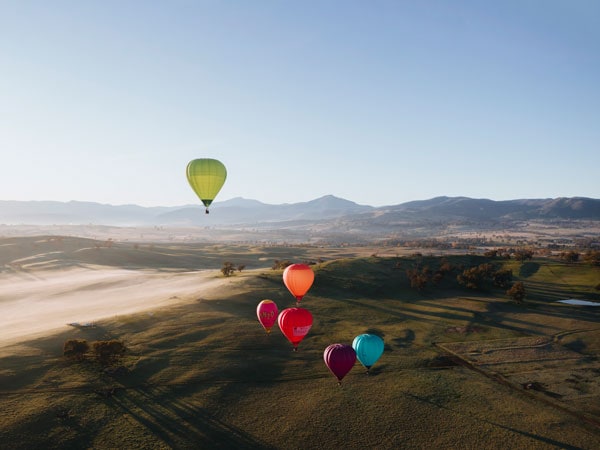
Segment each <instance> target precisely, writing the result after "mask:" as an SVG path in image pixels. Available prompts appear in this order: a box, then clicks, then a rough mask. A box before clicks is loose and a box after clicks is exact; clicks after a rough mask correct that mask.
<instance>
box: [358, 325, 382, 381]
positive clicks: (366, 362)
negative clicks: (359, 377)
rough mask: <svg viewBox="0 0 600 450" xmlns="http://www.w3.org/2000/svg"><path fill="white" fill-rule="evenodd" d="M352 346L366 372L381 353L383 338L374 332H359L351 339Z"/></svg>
mask: <svg viewBox="0 0 600 450" xmlns="http://www.w3.org/2000/svg"><path fill="white" fill-rule="evenodd" d="M352 348H353V349H354V351H355V352H356V357H357V358H358V360H359V361H360V363H361V364H362V365H363V366H365V367H366V369H367V373H369V369H370V368H371V366H372V365H373V364H375V363H376V362H377V360H378V359H379V358H380V357H381V355H382V354H383V339H381V338H380V337H379V336H377V335H376V334H359V335H358V336H356V337H355V338H354V341H352Z"/></svg>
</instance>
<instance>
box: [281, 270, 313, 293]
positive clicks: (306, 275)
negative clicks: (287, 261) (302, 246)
mask: <svg viewBox="0 0 600 450" xmlns="http://www.w3.org/2000/svg"><path fill="white" fill-rule="evenodd" d="M314 280H315V273H314V272H313V270H312V269H311V268H310V267H309V266H307V265H306V264H292V265H290V266H287V267H286V268H285V270H284V271H283V283H284V284H285V287H287V288H288V290H289V291H290V292H291V293H292V295H293V296H294V297H296V301H298V302H299V301H300V300H302V297H304V295H305V294H306V293H307V292H308V290H309V289H310V287H311V286H312V284H313V281H314Z"/></svg>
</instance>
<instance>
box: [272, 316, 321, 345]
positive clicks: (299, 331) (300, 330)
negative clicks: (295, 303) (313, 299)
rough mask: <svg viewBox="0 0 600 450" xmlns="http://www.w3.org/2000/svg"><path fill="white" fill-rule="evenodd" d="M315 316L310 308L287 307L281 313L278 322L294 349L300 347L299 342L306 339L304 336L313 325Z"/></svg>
mask: <svg viewBox="0 0 600 450" xmlns="http://www.w3.org/2000/svg"><path fill="white" fill-rule="evenodd" d="M312 323H313V317H312V314H311V313H310V311H309V310H308V309H304V308H287V309H284V310H283V311H281V313H279V317H278V318H277V324H278V325H279V329H280V330H281V332H282V333H283V335H284V336H285V337H286V338H287V340H288V341H290V342H291V344H292V345H293V346H294V351H296V350H297V349H298V344H299V343H300V342H301V341H302V339H304V336H306V335H307V334H308V332H309V331H310V327H312Z"/></svg>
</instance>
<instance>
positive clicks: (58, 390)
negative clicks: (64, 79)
mask: <svg viewBox="0 0 600 450" xmlns="http://www.w3.org/2000/svg"><path fill="white" fill-rule="evenodd" d="M3 244H4V246H3V247H2V248H3V250H2V253H1V258H2V261H0V265H2V264H3V266H2V267H4V269H3V270H4V271H6V272H18V271H23V272H26V273H32V272H34V271H35V270H36V268H38V267H44V268H45V269H46V270H47V269H49V268H52V267H56V270H61V268H64V267H65V265H71V264H72V265H86V264H94V265H104V266H110V267H114V266H115V265H118V266H119V267H126V268H128V269H132V270H148V269H153V270H160V271H164V272H165V276H167V275H168V273H170V272H173V271H184V270H192V269H200V268H202V269H214V270H215V276H217V277H220V276H222V275H220V273H219V268H220V267H221V265H222V263H223V262H224V261H231V262H233V263H234V264H236V265H238V264H244V265H246V269H245V270H243V271H242V272H236V273H235V274H234V275H233V276H232V277H230V278H227V279H225V278H223V288H222V289H221V290H218V291H216V292H215V291H211V293H210V295H202V294H201V293H199V294H197V295H191V296H190V297H189V298H186V299H184V300H185V301H183V302H179V303H177V304H176V305H173V306H170V307H165V308H162V309H158V310H153V311H151V312H146V313H143V314H137V315H132V316H116V317H115V318H113V319H109V320H105V321H102V322H99V323H97V324H96V326H94V327H80V328H70V329H68V331H65V332H62V333H60V334H58V335H54V336H48V337H45V338H42V339H37V340H33V341H28V342H23V343H20V344H18V345H17V344H16V345H14V346H13V347H11V348H10V349H9V350H10V351H8V352H5V356H4V357H2V358H1V359H0V448H6V449H31V448H45V449H46V448H61V449H62V448H127V449H135V448H140V449H154V448H156V449H161V448H181V449H187V448H190V449H191V448H261V449H262V448H264V449H271V448H272V449H309V448H323V449H330V448H346V449H354V448H378V449H388V448H389V449H392V448H394V449H395V448H427V449H432V448H465V449H472V448H498V449H500V448H502V449H505V448H527V449H529V448H531V449H545V448H584V449H595V448H600V387H599V386H600V382H599V381H598V380H599V379H600V363H599V359H598V356H599V355H600V309H599V308H597V307H581V306H569V305H564V304H557V303H555V300H558V299H564V298H585V299H588V300H598V297H599V296H598V291H596V290H595V286H596V285H598V283H599V282H600V269H599V268H597V267H596V268H593V267H590V266H585V265H581V264H577V265H567V264H564V263H561V262H558V261H554V260H550V259H534V260H532V261H527V262H524V263H519V262H515V261H499V260H494V261H492V262H493V263H494V264H498V266H499V267H500V266H503V267H506V268H510V269H511V270H512V271H513V275H514V280H515V281H522V282H523V283H524V285H525V288H526V290H527V293H528V296H527V298H526V300H525V303H524V304H522V305H520V304H516V303H514V302H512V301H510V300H509V299H508V297H507V296H506V295H505V294H504V291H505V289H500V288H497V287H494V286H493V285H491V284H488V285H485V286H482V289H481V290H467V289H465V288H463V287H461V286H459V285H458V284H457V283H456V274H455V273H453V274H448V275H447V276H446V277H444V279H443V280H441V281H440V283H439V284H438V285H437V286H433V285H431V284H429V285H427V286H426V287H425V288H424V289H422V290H421V291H417V290H416V289H413V288H411V287H410V282H409V280H408V278H407V275H406V270H407V269H411V268H415V267H418V268H422V267H424V266H428V267H431V268H432V269H433V270H436V268H438V267H440V266H441V264H443V263H444V262H445V263H449V264H450V265H451V266H453V267H455V268H457V269H456V270H458V268H459V267H470V266H473V265H478V264H481V263H484V262H488V261H489V260H488V259H486V258H484V257H482V256H477V255H449V256H446V257H444V258H439V257H437V258H434V257H416V256H404V257H401V256H373V255H375V254H377V252H376V251H375V250H373V249H368V248H361V249H352V248H335V249H328V248H314V247H309V246H307V247H300V246H299V247H289V246H268V247H266V246H265V247H258V246H251V245H206V244H190V245H183V244H181V245H179V244H178V245H168V244H148V243H144V244H139V245H137V246H135V244H132V243H127V244H120V243H111V244H110V245H106V243H103V244H98V245H96V242H94V241H91V240H90V241H88V240H81V239H70V238H64V239H63V240H62V241H61V242H57V241H55V240H52V241H50V239H43V238H38V239H36V240H34V239H32V238H27V239H24V240H18V239H17V240H11V241H10V242H8V241H4V242H3ZM7 244H10V245H7ZM57 246H58V247H57ZM5 250H6V251H5ZM52 252H54V253H52ZM274 260H290V261H292V262H302V261H321V262H319V263H317V264H315V265H314V266H313V267H314V270H315V274H316V276H315V282H314V285H313V287H312V288H311V290H310V291H309V293H308V294H307V295H306V297H305V298H304V299H303V300H302V306H303V307H305V308H307V309H309V310H310V311H311V312H312V314H313V316H314V323H313V327H312V329H311V331H310V333H309V334H308V336H307V337H306V338H305V339H304V341H302V343H301V344H300V346H299V349H298V351H297V352H292V351H291V345H290V344H289V342H287V340H286V339H285V338H284V337H283V335H282V334H281V333H280V332H279V330H278V329H277V328H276V327H275V328H274V330H273V332H272V334H271V335H269V336H267V335H266V334H265V332H264V330H263V329H262V327H261V326H260V325H259V323H258V321H257V319H256V313H255V309H256V305H257V304H258V302H259V301H260V300H262V299H266V298H269V299H271V300H273V301H275V302H276V303H277V305H278V306H279V309H280V310H281V309H283V308H287V307H292V306H295V301H294V299H293V297H292V296H291V294H290V293H289V292H288V291H287V289H286V288H285V286H284V285H283V283H282V280H281V273H282V272H281V271H280V270H272V269H270V267H271V265H272V263H273V261H274ZM198 292H201V290H200V289H199V290H198ZM123 301H126V299H123ZM365 332H371V333H376V334H378V335H380V336H381V337H383V339H384V341H385V351H384V354H383V356H382V357H381V359H380V360H379V361H378V362H377V363H376V364H375V365H374V366H373V368H372V369H371V374H370V375H367V374H366V373H365V369H364V368H363V367H362V366H361V365H360V364H359V363H358V362H357V364H356V366H355V367H354V368H353V369H352V371H351V372H350V373H349V374H348V375H347V376H346V378H344V380H343V382H342V385H341V386H338V385H337V382H336V380H335V378H334V377H333V376H332V375H331V374H330V373H329V371H328V370H327V368H326V366H325V364H324V363H323V357H322V354H323V350H324V349H325V347H327V345H329V344H331V343H334V342H341V343H348V344H349V343H351V342H352V339H353V338H354V337H355V336H356V335H358V334H361V333H365ZM73 338H78V339H86V340H88V341H90V342H91V341H94V340H104V339H119V340H122V341H123V342H125V344H126V345H127V348H128V351H127V353H126V354H125V356H124V357H123V359H122V361H121V362H120V363H119V364H118V366H119V367H121V369H119V370H116V371H114V372H113V371H110V370H108V371H106V370H103V368H102V367H101V366H100V365H99V364H98V363H97V362H95V361H94V360H93V359H92V358H87V359H86V360H84V361H81V362H76V361H70V360H67V359H66V358H65V357H63V355H62V345H63V343H64V342H65V340H67V339H73Z"/></svg>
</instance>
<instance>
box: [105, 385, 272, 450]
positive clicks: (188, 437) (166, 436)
mask: <svg viewBox="0 0 600 450" xmlns="http://www.w3.org/2000/svg"><path fill="white" fill-rule="evenodd" d="M186 395H187V394H184V395H181V394H180V393H178V392H175V390H174V389H173V388H145V389H141V388H140V389H136V390H130V391H127V392H123V393H122V394H121V393H120V394H119V395H116V396H115V397H113V399H112V404H114V405H115V407H117V408H119V409H120V410H122V412H123V413H125V414H127V415H128V416H129V417H131V418H132V419H133V420H135V421H136V422H137V423H138V424H140V425H141V426H142V427H143V428H144V429H145V430H147V431H149V432H150V433H152V434H153V435H154V436H155V437H156V438H157V439H159V440H160V441H162V442H164V443H165V444H167V445H169V446H170V447H173V448H247V449H269V448H273V447H270V446H268V445H267V444H266V443H265V442H263V441H261V440H259V439H257V438H255V437H254V436H252V435H251V434H249V433H247V432H245V431H243V430H241V429H239V428H237V427H235V426H233V425H231V424H228V423H227V422H226V421H223V420H221V419H219V418H217V417H216V416H215V415H214V414H213V413H212V412H211V411H210V410H208V409H207V408H203V407H200V406H198V405H194V404H193V403H192V402H190V401H186V400H183V398H182V397H185V396H186Z"/></svg>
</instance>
